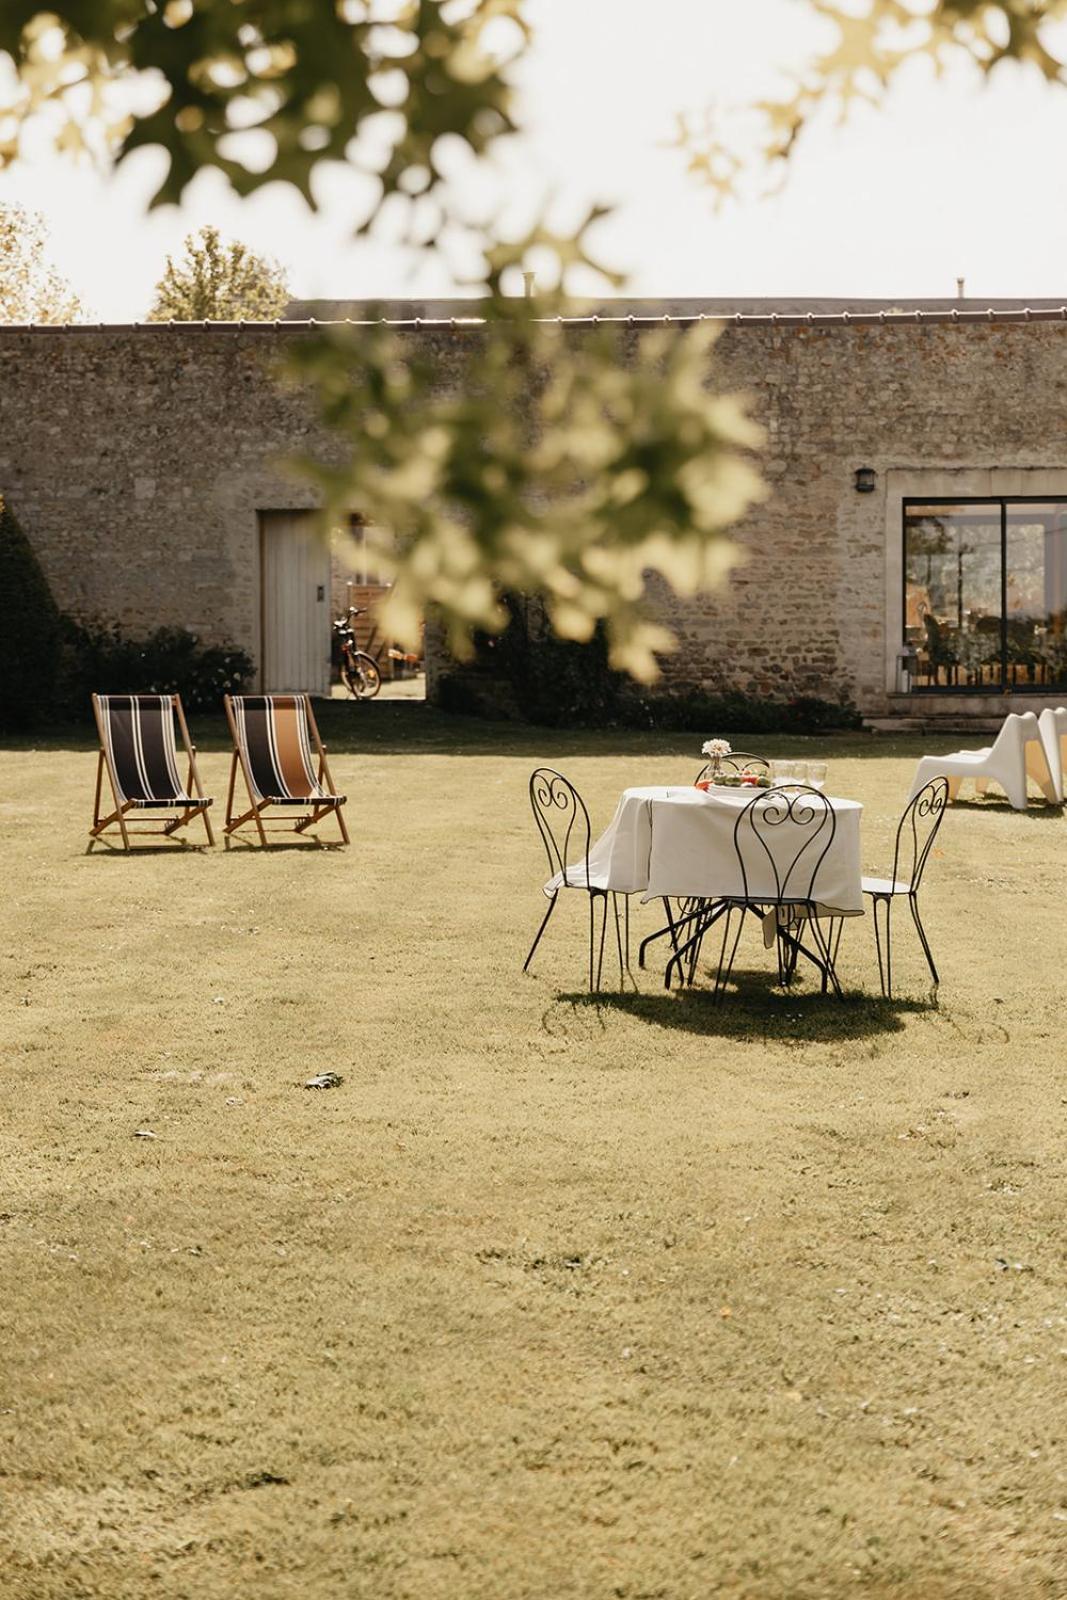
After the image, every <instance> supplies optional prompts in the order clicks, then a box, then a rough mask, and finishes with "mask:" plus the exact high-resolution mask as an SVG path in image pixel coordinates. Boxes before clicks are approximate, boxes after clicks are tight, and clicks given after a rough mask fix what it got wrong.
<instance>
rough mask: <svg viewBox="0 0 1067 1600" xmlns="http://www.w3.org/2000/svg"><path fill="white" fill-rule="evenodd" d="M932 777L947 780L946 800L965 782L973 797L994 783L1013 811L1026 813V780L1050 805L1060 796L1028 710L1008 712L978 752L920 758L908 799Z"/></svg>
mask: <svg viewBox="0 0 1067 1600" xmlns="http://www.w3.org/2000/svg"><path fill="white" fill-rule="evenodd" d="M933 778H947V779H948V795H949V799H950V800H955V799H956V797H957V795H958V794H959V792H960V784H961V783H963V781H964V780H965V779H970V780H971V781H972V782H973V784H974V788H975V793H976V794H985V792H986V788H987V787H988V785H989V784H990V783H995V784H997V785H998V786H999V787H1000V788H1001V789H1003V790H1004V793H1005V794H1006V795H1007V797H1008V799H1009V800H1010V801H1011V804H1012V806H1013V807H1014V809H1015V810H1016V811H1025V810H1026V780H1027V778H1032V779H1033V780H1034V782H1035V783H1036V784H1037V786H1038V788H1039V789H1040V790H1041V792H1042V794H1043V795H1044V796H1045V799H1046V800H1047V801H1048V802H1049V804H1050V805H1059V804H1060V802H1061V799H1062V794H1057V792H1056V786H1055V784H1054V783H1053V780H1052V773H1051V772H1050V770H1049V762H1048V757H1047V756H1046V754H1045V745H1044V742H1043V740H1042V737H1041V729H1040V727H1039V726H1038V721H1037V718H1036V716H1035V715H1034V713H1033V712H1032V711H1024V712H1022V713H1019V712H1009V714H1008V715H1007V716H1006V717H1005V718H1004V725H1003V727H1002V728H1001V730H1000V732H999V733H998V734H997V736H996V739H995V740H994V741H993V743H992V744H991V745H987V746H986V747H985V748H984V749H982V750H956V751H954V752H953V753H952V755H948V756H923V757H922V759H921V761H920V762H919V765H918V768H917V770H916V773H915V781H914V783H913V784H912V786H911V793H910V794H909V796H908V799H909V800H914V798H915V796H916V795H917V794H918V793H919V791H920V789H922V788H924V787H925V786H926V784H928V783H929V782H930V781H931V779H933Z"/></svg>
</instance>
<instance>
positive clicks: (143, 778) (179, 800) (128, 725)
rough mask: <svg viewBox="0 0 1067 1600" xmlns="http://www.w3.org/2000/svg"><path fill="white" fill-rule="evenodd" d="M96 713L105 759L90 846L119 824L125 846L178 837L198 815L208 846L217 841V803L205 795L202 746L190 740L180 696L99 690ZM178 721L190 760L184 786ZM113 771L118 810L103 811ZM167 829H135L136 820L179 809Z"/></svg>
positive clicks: (102, 758)
mask: <svg viewBox="0 0 1067 1600" xmlns="http://www.w3.org/2000/svg"><path fill="white" fill-rule="evenodd" d="M93 711H94V713H95V715H96V726H97V730H98V732H99V734H100V757H99V760H98V761H97V764H96V799H95V801H94V802H93V825H92V827H91V828H90V830H89V840H90V848H92V841H93V840H94V839H99V838H102V837H103V835H104V834H106V833H107V832H109V830H111V829H114V828H115V827H117V828H118V830H119V833H120V834H121V835H122V843H123V847H124V849H126V850H128V849H129V848H130V838H131V837H139V836H141V835H143V834H148V833H154V834H164V835H168V836H169V835H172V834H175V833H177V831H178V829H179V828H184V827H186V826H187V824H188V823H190V822H192V821H193V819H194V818H195V817H203V819H204V827H205V829H206V830H207V842H208V844H214V843H215V836H214V834H213V833H212V831H211V821H210V818H209V817H208V814H207V813H208V807H209V806H210V805H211V801H210V800H209V799H208V798H207V797H206V796H205V794H204V789H203V785H202V784H201V782H200V774H199V772H198V771H197V769H196V749H195V747H194V746H193V745H192V744H191V743H190V741H189V729H188V727H187V725H186V721H185V712H184V711H183V710H182V702H181V697H180V695H176V694H94V695H93ZM175 724H177V728H178V731H179V732H180V733H181V740H182V744H183V746H184V748H185V754H186V757H187V759H188V773H187V776H186V779H185V782H184V784H183V783H182V781H181V778H180V777H179V774H178V745H177V740H176V738H175ZM105 771H106V772H107V775H108V781H109V782H110V784H111V793H112V796H113V798H114V802H115V809H114V810H113V811H109V812H108V814H107V815H106V816H103V815H102V814H101V810H100V800H101V795H102V791H103V785H104V773H105ZM174 810H176V811H177V812H178V815H177V816H176V817H171V818H170V819H169V821H167V822H165V823H164V825H163V827H161V828H145V827H140V826H139V827H137V828H133V826H132V823H133V819H134V818H135V817H136V818H138V819H139V818H141V817H142V816H143V814H144V813H145V812H148V811H174Z"/></svg>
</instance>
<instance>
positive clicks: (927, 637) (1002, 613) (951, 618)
mask: <svg viewBox="0 0 1067 1600" xmlns="http://www.w3.org/2000/svg"><path fill="white" fill-rule="evenodd" d="M904 579H905V586H904V637H905V641H906V643H907V644H908V646H909V647H910V649H911V650H912V652H913V654H914V659H915V662H916V667H917V670H916V672H915V674H914V678H913V682H914V686H915V687H916V688H919V689H941V690H946V689H947V690H953V689H954V690H977V691H981V690H983V689H985V690H988V691H996V690H999V689H1020V690H1025V689H1029V688H1034V689H1039V688H1060V687H1065V686H1067V502H1063V501H1048V502H1042V503H1040V504H1038V503H1026V502H1020V501H999V500H996V501H964V502H958V503H956V504H953V505H936V504H934V505H915V504H908V505H906V507H905V527H904Z"/></svg>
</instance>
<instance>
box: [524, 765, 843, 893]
mask: <svg viewBox="0 0 1067 1600" xmlns="http://www.w3.org/2000/svg"><path fill="white" fill-rule="evenodd" d="M759 792H760V793H761V794H763V795H766V796H773V794H774V790H773V789H771V790H767V789H764V790H761V791H759ZM753 793H754V791H753V790H752V789H715V790H712V791H711V792H710V793H708V794H705V793H704V792H703V791H702V790H700V789H696V788H692V787H677V788H673V787H672V788H664V787H662V786H657V787H649V788H641V789H626V790H624V792H623V795H622V798H621V800H620V801H619V804H618V806H617V808H616V811H615V815H614V817H613V818H612V820H611V824H610V826H609V827H608V828H607V829H606V831H605V832H604V833H602V834H601V836H600V838H599V839H598V840H597V841H596V843H595V844H594V845H593V846H592V848H591V849H590V851H589V880H588V881H589V884H590V886H591V887H592V888H594V889H613V890H615V892H616V893H618V894H641V895H643V897H644V898H645V899H646V900H652V899H655V898H656V897H658V896H664V895H666V896H669V897H670V898H672V899H683V898H688V897H690V896H700V897H701V898H703V899H708V900H718V899H723V898H725V897H726V896H730V895H736V896H740V895H741V894H742V892H743V881H742V877H741V869H740V865H739V862H738V858H737V847H736V845H735V843H734V825H735V823H736V821H737V816H738V812H739V810H740V809H741V808H742V807H743V806H746V805H748V804H749V803H750V801H751V800H752V798H753ZM827 799H828V801H829V804H830V805H831V806H832V807H833V811H834V820H835V829H834V837H833V841H832V843H831V844H830V847H829V849H828V850H827V853H826V857H825V859H824V860H823V862H822V864H821V865H820V867H819V869H818V873H817V875H816V879H815V885H814V891H813V893H814V898H815V899H816V900H818V902H819V903H820V905H822V906H825V907H827V908H832V909H834V910H836V911H840V912H849V913H853V914H855V913H857V912H862V910H863V893H862V890H861V888H860V879H861V869H860V817H861V815H862V813H863V807H862V806H861V805H860V804H859V802H858V801H856V800H838V799H836V798H833V797H831V796H827ZM828 831H829V829H828V827H827V833H828ZM790 835H791V836H792V837H791V838H790ZM761 837H764V838H766V839H767V841H768V844H769V846H770V848H771V850H772V853H773V855H774V859H775V861H776V863H777V864H778V869H779V872H780V873H781V875H782V877H783V878H784V877H785V875H786V872H787V870H788V867H789V864H790V862H791V861H792V859H793V857H794V856H795V854H796V852H797V850H798V849H799V848H800V845H801V843H802V842H803V839H804V834H803V831H802V830H801V829H800V828H798V827H797V826H795V825H794V824H792V823H789V822H784V823H782V824H781V825H780V826H779V827H777V828H771V829H768V830H765V832H764V833H763V834H762V835H761ZM825 841H826V834H825V833H824V834H822V835H820V839H819V843H818V844H817V845H815V844H813V845H812V846H811V847H810V849H809V850H808V851H807V853H806V854H805V855H804V856H803V857H802V858H801V863H800V865H799V866H798V867H797V869H796V871H795V873H794V874H793V876H792V877H791V878H790V881H789V885H788V888H787V890H786V893H787V894H792V895H806V894H807V890H808V884H809V882H810V878H811V871H812V868H813V866H814V864H815V861H816V860H817V858H818V854H819V852H820V851H821V850H822V847H823V844H824V843H825ZM745 866H746V870H747V874H748V892H749V897H750V898H751V899H753V900H756V901H758V900H761V899H762V900H767V901H770V900H773V899H774V898H775V895H776V890H775V877H774V870H773V868H772V867H771V865H770V863H769V862H768V861H767V859H766V857H765V856H764V855H763V852H762V850H761V848H760V846H759V843H758V842H757V841H756V840H755V839H752V840H751V842H749V843H746V846H745ZM805 867H806V868H807V870H806V871H805ZM568 881H569V883H570V884H572V885H574V886H576V887H580V888H585V887H586V869H585V864H584V862H583V863H581V864H580V865H579V864H574V865H572V866H571V868H570V872H569V875H568ZM562 887H563V877H562V874H560V873H557V874H556V876H555V877H554V878H551V879H550V880H549V882H548V883H546V884H545V893H546V894H552V893H554V892H555V891H556V890H557V889H560V888H562Z"/></svg>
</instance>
